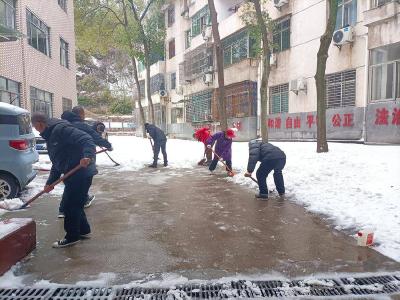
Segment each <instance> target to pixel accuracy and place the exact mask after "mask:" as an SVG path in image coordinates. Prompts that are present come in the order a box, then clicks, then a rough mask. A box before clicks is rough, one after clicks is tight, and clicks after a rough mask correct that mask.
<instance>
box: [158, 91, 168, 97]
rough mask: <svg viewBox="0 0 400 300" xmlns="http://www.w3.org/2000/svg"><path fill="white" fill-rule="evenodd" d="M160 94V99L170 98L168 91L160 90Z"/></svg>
mask: <svg viewBox="0 0 400 300" xmlns="http://www.w3.org/2000/svg"><path fill="white" fill-rule="evenodd" d="M158 94H159V95H160V97H162V98H164V97H167V96H168V93H167V91H166V90H159V91H158Z"/></svg>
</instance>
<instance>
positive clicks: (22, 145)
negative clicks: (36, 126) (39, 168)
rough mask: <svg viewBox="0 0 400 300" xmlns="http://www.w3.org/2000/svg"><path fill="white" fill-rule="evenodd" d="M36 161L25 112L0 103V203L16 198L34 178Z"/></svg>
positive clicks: (37, 156) (28, 120) (27, 114)
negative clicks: (3, 200) (0, 201)
mask: <svg viewBox="0 0 400 300" xmlns="http://www.w3.org/2000/svg"><path fill="white" fill-rule="evenodd" d="M38 160H39V154H38V153H37V152H36V149H35V135H34V134H33V133H32V126H31V120H30V115H29V112H28V111H27V110H25V109H22V108H20V107H17V106H14V105H10V104H7V103H2V102H0V200H2V199H6V198H15V197H17V196H18V194H19V192H20V191H22V190H23V189H24V188H25V187H26V186H27V185H28V184H29V182H31V181H32V180H33V179H34V178H35V176H36V171H35V170H33V167H32V165H33V164H34V163H35V162H37V161H38Z"/></svg>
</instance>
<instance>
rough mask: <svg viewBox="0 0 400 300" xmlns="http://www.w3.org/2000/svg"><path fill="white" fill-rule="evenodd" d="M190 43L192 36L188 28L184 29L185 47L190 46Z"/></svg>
mask: <svg viewBox="0 0 400 300" xmlns="http://www.w3.org/2000/svg"><path fill="white" fill-rule="evenodd" d="M191 43H192V37H191V32H190V29H189V30H186V31H185V49H188V48H190V44H191Z"/></svg>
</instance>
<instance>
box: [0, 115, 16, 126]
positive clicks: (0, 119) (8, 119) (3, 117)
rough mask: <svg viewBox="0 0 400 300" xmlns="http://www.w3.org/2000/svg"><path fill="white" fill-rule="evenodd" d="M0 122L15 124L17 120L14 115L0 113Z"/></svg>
mask: <svg viewBox="0 0 400 300" xmlns="http://www.w3.org/2000/svg"><path fill="white" fill-rule="evenodd" d="M0 124H4V125H17V124H18V120H17V117H16V116H10V115H0Z"/></svg>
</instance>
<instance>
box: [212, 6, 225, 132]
mask: <svg viewBox="0 0 400 300" xmlns="http://www.w3.org/2000/svg"><path fill="white" fill-rule="evenodd" d="M208 7H209V9H210V14H211V24H212V33H213V38H214V49H215V57H216V61H217V73H218V113H219V118H220V120H219V121H220V123H221V130H226V129H228V120H227V116H226V101H225V78H224V49H223V48H222V43H221V38H220V36H219V29H218V16H217V12H216V10H215V5H214V0H208Z"/></svg>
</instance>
